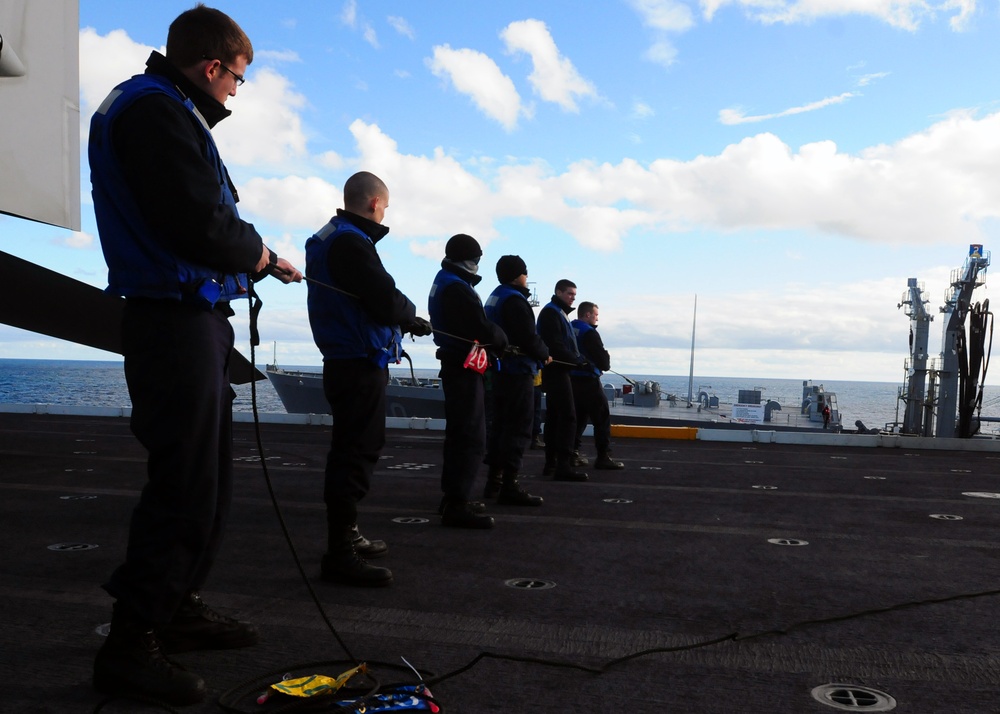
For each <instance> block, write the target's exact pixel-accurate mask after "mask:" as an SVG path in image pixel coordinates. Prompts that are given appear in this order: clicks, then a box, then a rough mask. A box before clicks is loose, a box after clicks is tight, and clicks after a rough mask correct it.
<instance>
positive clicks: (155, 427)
mask: <svg viewBox="0 0 1000 714" xmlns="http://www.w3.org/2000/svg"><path fill="white" fill-rule="evenodd" d="M229 314H231V311H230V310H229V309H228V306H224V307H219V308H216V309H215V310H211V311H209V310H205V309H204V308H201V307H197V306H192V305H188V304H186V303H180V302H177V301H174V300H149V299H129V300H128V301H126V304H125V311H124V316H123V319H122V347H123V354H124V356H125V380H126V382H127V384H128V390H129V396H130V398H131V400H132V418H131V422H130V425H131V429H132V433H133V434H135V436H136V438H137V439H138V440H139V442H140V443H141V444H142V445H143V446H144V447H145V449H146V451H147V452H148V460H147V463H146V476H147V482H146V485H145V487H144V488H143V490H142V494H141V495H140V497H139V503H138V505H137V506H136V507H135V510H134V511H133V513H132V520H131V525H130V527H129V536H128V548H127V550H126V553H125V562H124V563H123V564H122V565H121V566H119V567H118V568H117V569H116V570H115V571H114V573H113V574H112V575H111V578H110V580H109V581H108V582H107V583H106V584H105V585H104V589H105V590H107V591H108V593H109V594H110V595H111V596H112V597H114V598H116V600H117V603H116V609H117V610H118V611H121V612H123V613H124V614H125V615H126V616H127V617H130V618H135V619H138V620H141V621H143V622H147V623H149V624H153V625H156V624H162V623H166V622H169V621H170V619H171V618H172V617H173V615H174V613H175V612H176V610H177V607H178V605H179V604H180V602H181V600H182V598H183V597H184V595H185V594H186V593H187V591H189V590H197V589H199V588H201V587H202V586H203V584H204V583H205V580H206V578H207V577H208V574H209V571H210V570H211V569H212V565H213V564H214V562H215V559H216V556H217V555H218V553H219V548H220V546H221V543H222V537H223V531H224V530H225V527H226V522H227V520H228V517H229V508H230V501H231V498H232V489H233V457H232V447H233V438H232V420H233V414H232V410H233V390H232V387H231V386H230V384H229V355H230V353H231V351H232V347H233V329H232V327H231V326H230V324H229V319H228V316H229Z"/></svg>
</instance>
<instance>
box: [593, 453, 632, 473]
mask: <svg viewBox="0 0 1000 714" xmlns="http://www.w3.org/2000/svg"><path fill="white" fill-rule="evenodd" d="M594 468H595V469H605V470H606V471H621V470H622V469H623V468H625V464H623V463H622V462H621V461H615V460H614V459H613V458H611V452H610V451H605V452H604V453H603V454H598V455H597V461H595V462H594Z"/></svg>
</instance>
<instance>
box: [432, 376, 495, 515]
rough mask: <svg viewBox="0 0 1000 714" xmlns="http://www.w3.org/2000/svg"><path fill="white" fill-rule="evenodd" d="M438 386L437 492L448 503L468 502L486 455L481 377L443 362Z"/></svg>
mask: <svg viewBox="0 0 1000 714" xmlns="http://www.w3.org/2000/svg"><path fill="white" fill-rule="evenodd" d="M441 386H442V387H443V389H444V414H445V429H444V453H443V459H444V464H443V466H442V468H441V490H442V491H443V492H444V495H445V496H447V497H448V498H449V499H451V500H456V501H468V500H470V499H471V495H472V487H473V485H474V484H475V481H476V476H477V475H478V474H479V466H480V464H482V462H483V454H484V453H485V452H486V408H485V403H484V394H485V388H484V384H483V375H481V374H479V373H478V372H475V371H473V370H471V369H466V368H465V367H463V366H462V364H461V363H459V362H451V361H444V362H442V363H441ZM495 427H496V424H495V423H494V428H495Z"/></svg>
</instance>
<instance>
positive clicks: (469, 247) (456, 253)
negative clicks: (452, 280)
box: [444, 233, 483, 263]
mask: <svg viewBox="0 0 1000 714" xmlns="http://www.w3.org/2000/svg"><path fill="white" fill-rule="evenodd" d="M482 254H483V249H482V248H480V247H479V241H477V240H476V239H475V238H473V237H472V236H467V235H465V234H464V233H459V234H458V235H454V236H452V237H451V238H449V239H448V243H447V244H446V245H445V247H444V257H445V258H447V259H448V260H454V261H455V262H457V263H461V262H462V261H464V260H473V261H478V260H479V258H480V257H481V256H482Z"/></svg>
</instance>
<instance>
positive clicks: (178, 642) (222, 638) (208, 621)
mask: <svg viewBox="0 0 1000 714" xmlns="http://www.w3.org/2000/svg"><path fill="white" fill-rule="evenodd" d="M156 638H157V639H158V640H159V641H160V646H161V647H162V648H163V651H164V652H166V653H167V654H177V653H178V652H191V651H192V650H229V649H234V648H236V647H249V646H250V645H255V644H257V641H258V639H259V637H258V636H257V628H255V627H254V626H253V625H251V624H250V623H249V622H240V621H239V620H235V619H233V618H232V617H227V616H225V615H222V614H219V613H218V612H216V611H215V610H213V609H212V608H210V607H209V606H208V605H206V604H205V603H204V601H203V600H202V599H201V595H199V594H198V591H196V590H192V591H191V592H189V593H188V594H187V596H186V597H185V598H184V601H183V602H182V603H181V606H180V607H179V608H177V612H176V614H175V615H174V618H173V619H172V620H171V621H170V622H168V623H167V624H166V625H163V626H162V627H158V628H156Z"/></svg>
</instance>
